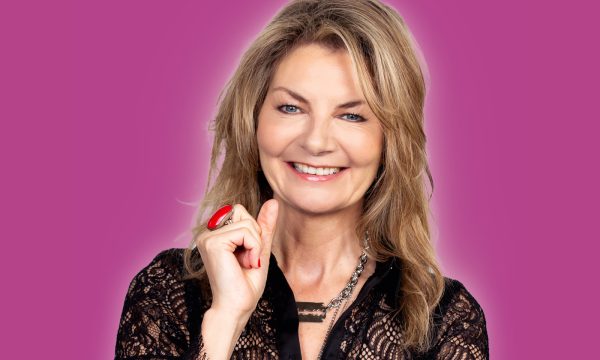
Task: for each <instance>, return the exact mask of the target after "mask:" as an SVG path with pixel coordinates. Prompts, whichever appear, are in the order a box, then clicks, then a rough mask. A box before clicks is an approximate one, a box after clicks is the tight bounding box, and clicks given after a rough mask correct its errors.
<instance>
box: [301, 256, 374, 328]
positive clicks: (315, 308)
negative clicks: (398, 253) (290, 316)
mask: <svg viewBox="0 0 600 360" xmlns="http://www.w3.org/2000/svg"><path fill="white" fill-rule="evenodd" d="M365 250H366V248H365V249H363V251H362V253H361V254H360V258H359V261H358V266H356V269H354V272H352V276H351V277H350V280H349V281H348V283H347V284H346V286H345V287H344V288H343V289H342V291H341V292H340V293H339V294H338V295H337V296H336V297H334V298H333V299H331V301H330V302H329V303H328V304H327V305H323V303H316V302H307V301H304V302H297V303H296V305H297V307H298V319H299V320H300V321H303V322H323V320H325V317H326V316H327V311H329V310H330V309H331V308H336V309H338V308H339V307H340V304H341V303H342V301H344V300H345V299H347V298H348V297H349V296H350V294H351V293H352V290H354V287H355V286H356V283H357V282H358V278H359V277H360V274H362V272H363V270H364V269H365V263H366V262H367V253H366V252H365Z"/></svg>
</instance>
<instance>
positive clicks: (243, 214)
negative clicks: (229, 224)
mask: <svg viewBox="0 0 600 360" xmlns="http://www.w3.org/2000/svg"><path fill="white" fill-rule="evenodd" d="M231 219H232V221H233V222H238V221H240V220H250V222H251V223H252V226H254V228H255V229H256V231H257V232H258V234H259V235H260V234H261V233H262V229H261V228H260V226H258V223H257V222H256V219H254V218H253V217H252V215H250V213H249V212H248V210H246V208H245V207H244V206H243V205H242V204H235V205H233V216H232V217H231Z"/></svg>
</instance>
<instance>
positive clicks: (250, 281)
mask: <svg viewBox="0 0 600 360" xmlns="http://www.w3.org/2000/svg"><path fill="white" fill-rule="evenodd" d="M233 208H234V210H233V211H234V213H233V217H232V220H233V223H232V224H229V225H225V226H223V227H221V228H219V229H217V230H214V231H207V232H204V233H202V234H201V235H199V236H198V238H196V246H197V247H198V251H199V252H200V256H201V257H202V261H203V262H204V267H205V269H206V273H207V275H208V279H209V282H210V288H211V291H212V298H213V300H212V305H211V310H213V311H212V312H213V313H219V314H223V315H225V314H227V316H228V317H230V318H231V317H233V318H236V319H239V321H240V322H243V323H244V324H245V322H246V321H247V319H248V318H249V317H250V314H251V313H252V312H253V311H254V309H255V308H256V304H257V303H258V300H259V299H260V297H261V296H262V293H263V291H264V289H265V284H266V281H267V272H268V269H269V259H270V255H271V244H272V240H273V233H274V230H275V223H276V222H277V214H278V203H277V200H275V199H271V200H269V201H267V202H265V203H264V204H263V206H262V207H261V209H260V212H259V214H258V217H257V219H256V221H255V220H254V219H253V218H252V216H251V215H250V214H249V213H248V211H247V210H246V209H245V208H244V207H243V206H242V205H240V204H236V205H234V207H233Z"/></svg>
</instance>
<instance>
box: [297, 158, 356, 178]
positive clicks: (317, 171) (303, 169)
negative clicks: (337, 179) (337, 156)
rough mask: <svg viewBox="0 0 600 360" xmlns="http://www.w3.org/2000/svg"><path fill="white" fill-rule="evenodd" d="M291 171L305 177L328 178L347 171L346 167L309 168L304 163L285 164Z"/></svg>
mask: <svg viewBox="0 0 600 360" xmlns="http://www.w3.org/2000/svg"><path fill="white" fill-rule="evenodd" d="M286 163H287V164H288V165H289V166H290V167H291V168H292V169H294V170H295V171H296V172H298V173H301V174H306V175H315V176H328V175H335V174H337V173H340V172H342V171H344V170H346V169H347V167H335V166H319V167H316V166H311V165H308V164H304V163H298V162H291V161H287V162H286Z"/></svg>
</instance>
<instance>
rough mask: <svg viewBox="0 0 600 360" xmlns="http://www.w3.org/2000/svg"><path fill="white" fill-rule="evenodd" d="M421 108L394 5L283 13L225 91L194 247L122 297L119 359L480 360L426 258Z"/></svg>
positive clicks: (165, 259)
mask: <svg viewBox="0 0 600 360" xmlns="http://www.w3.org/2000/svg"><path fill="white" fill-rule="evenodd" d="M424 96H425V88H424V81H423V76H422V72H421V69H420V67H419V64H418V61H417V59H416V56H415V53H414V49H413V47H412V44H411V40H410V35H409V32H408V30H407V28H406V26H405V25H404V23H403V21H402V20H401V18H400V17H399V15H398V14H397V13H396V12H395V11H393V10H392V9H391V8H389V7H387V6H385V5H383V4H381V3H379V2H378V1H367V0H362V1H341V0H337V1H313V0H311V1H294V2H292V3H290V4H289V5H287V6H286V7H285V8H284V9H283V10H282V11H281V12H280V13H279V14H278V15H277V16H276V17H275V18H274V19H273V20H272V22H271V23H270V24H269V25H268V26H267V28H266V29H265V30H264V31H263V32H262V33H261V34H260V35H259V37H258V38H257V40H256V41H255V42H254V43H253V44H252V46H251V47H250V49H249V50H248V51H247V52H246V54H245V55H244V57H243V58H242V60H241V64H240V66H239V68H238V69H237V71H236V73H235V74H234V76H233V78H232V79H231V81H230V83H229V84H228V86H227V88H226V90H225V92H224V93H223V96H222V99H221V102H220V108H219V112H218V114H217V118H216V120H215V123H214V128H213V130H214V131H215V142H214V147H213V151H212V157H211V171H210V173H209V179H212V174H213V172H214V171H216V170H217V160H218V159H219V158H220V156H223V158H222V165H221V167H220V170H219V173H218V176H217V178H216V180H215V181H214V182H213V183H212V184H209V187H208V190H207V192H206V195H205V197H204V199H203V203H202V206H201V209H200V215H199V216H198V219H199V220H198V226H197V227H196V228H195V229H194V240H193V242H192V244H191V246H190V248H189V249H185V250H184V249H170V250H167V251H164V252H162V253H160V254H159V255H158V256H157V257H156V258H155V259H154V260H153V261H152V262H151V263H150V265H148V266H147V267H146V268H145V269H143V270H142V271H141V272H140V273H139V274H138V275H137V276H136V277H135V278H134V279H133V281H132V283H131V285H130V287H129V291H128V294H127V297H126V301H125V305H124V308H123V314H122V318H121V322H120V327H119V333H118V339H117V347H116V358H117V359H137V358H144V359H150V358H151V359H173V358H180V359H204V358H208V359H226V358H230V357H234V358H239V359H263V358H273V359H300V358H304V359H330V358H331V359H332V358H336V359H337V358H360V359H411V358H424V359H487V358H488V343H487V332H486V327H485V317H484V314H483V311H482V309H481V307H480V306H479V305H478V303H477V301H476V300H475V299H474V298H473V297H472V296H471V294H470V293H469V292H468V291H467V290H466V289H465V288H464V286H462V284H461V283H460V282H458V281H456V280H452V279H448V278H444V277H443V276H442V274H441V273H440V270H439V267H438V265H437V263H436V260H435V256H434V252H433V248H432V246H431V244H430V235H429V227H428V219H427V215H428V212H429V207H428V196H427V195H426V186H425V185H426V181H427V180H428V181H429V183H430V184H431V185H432V180H431V176H430V172H429V168H428V165H427V159H426V154H425V135H424V132H423V104H424ZM226 204H235V205H234V206H223V205H226ZM207 210H209V211H210V212H209V214H213V215H212V216H204V214H205V212H206V211H207Z"/></svg>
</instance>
